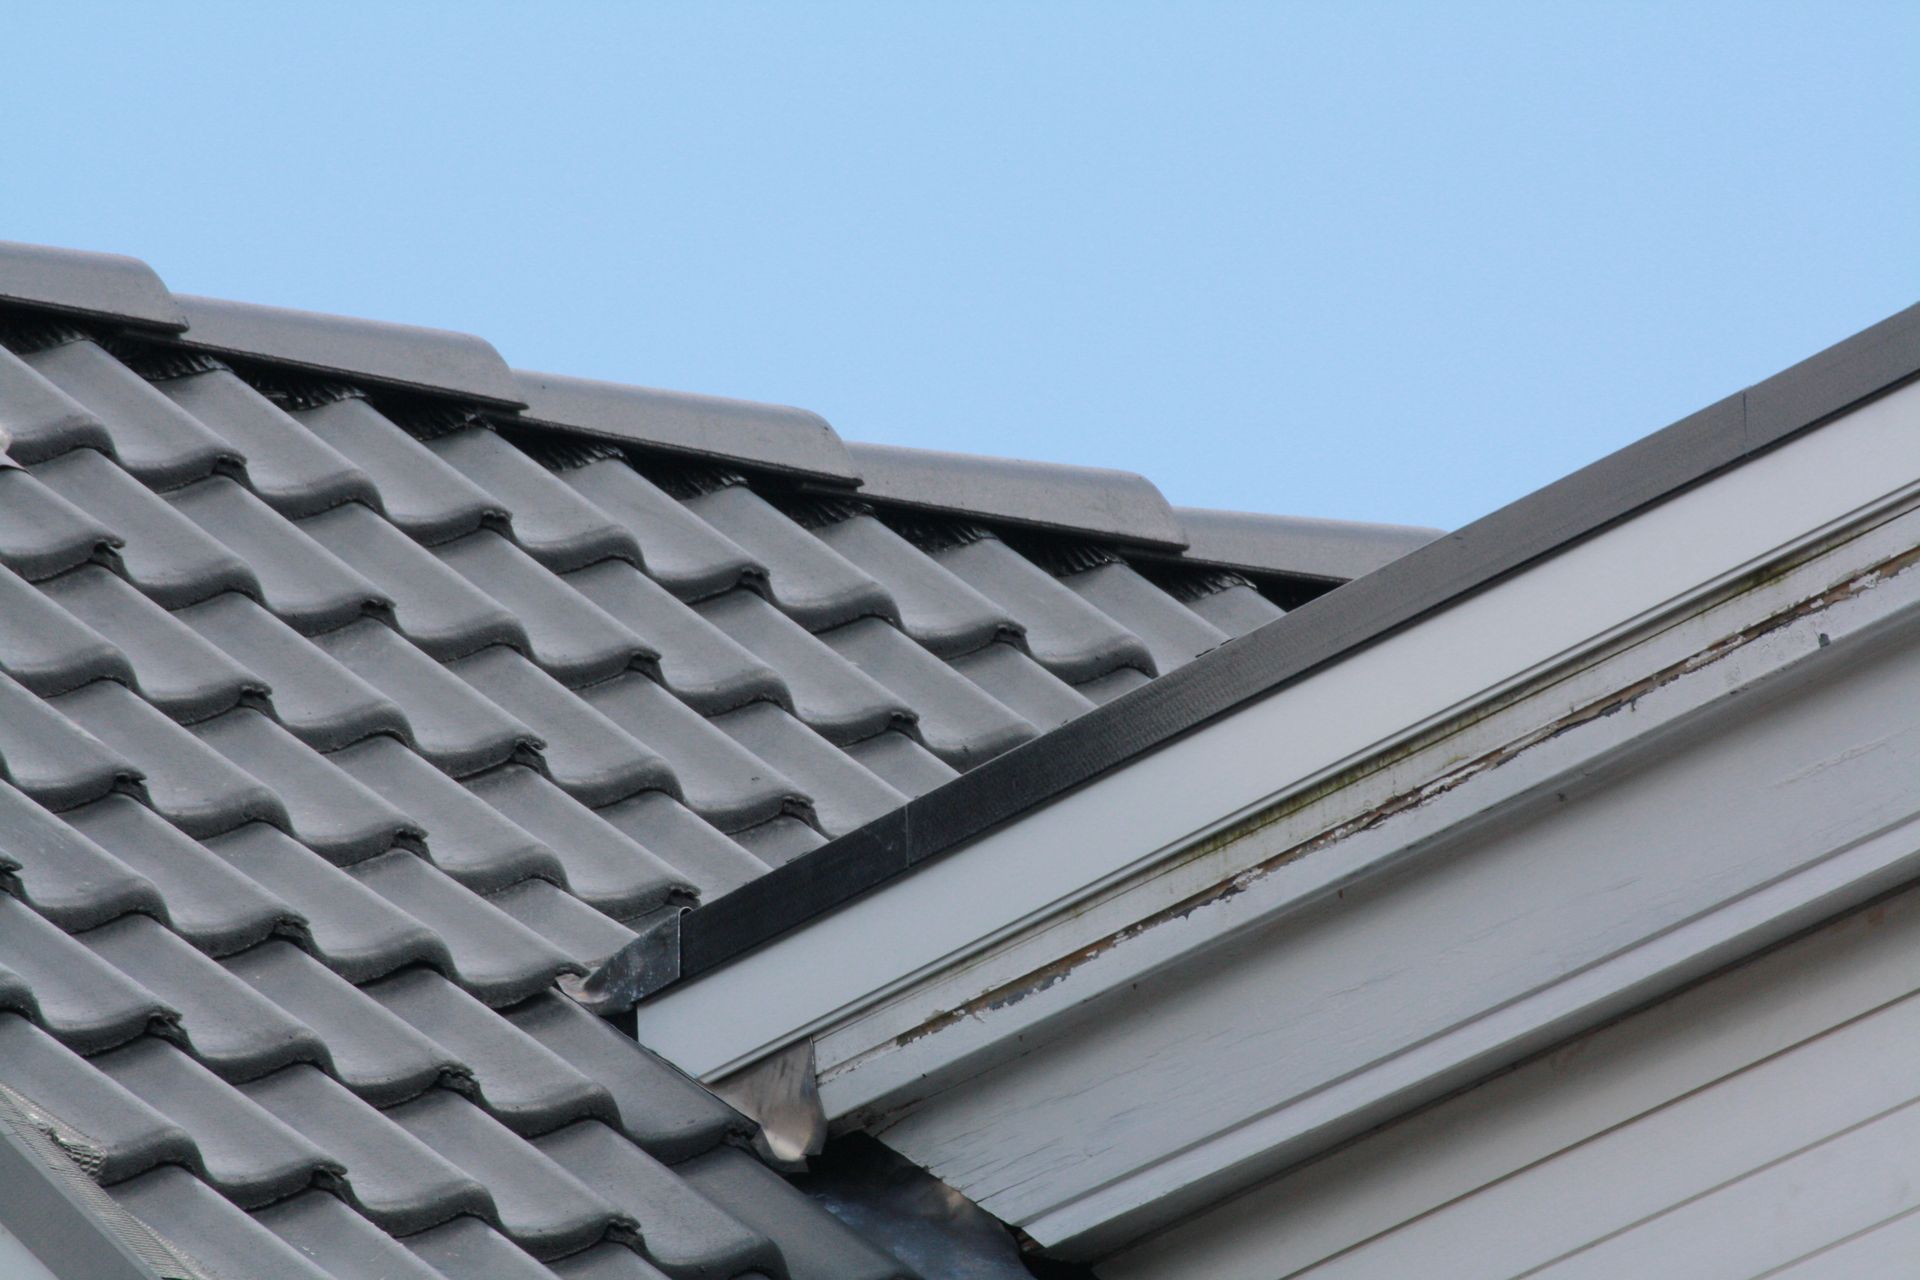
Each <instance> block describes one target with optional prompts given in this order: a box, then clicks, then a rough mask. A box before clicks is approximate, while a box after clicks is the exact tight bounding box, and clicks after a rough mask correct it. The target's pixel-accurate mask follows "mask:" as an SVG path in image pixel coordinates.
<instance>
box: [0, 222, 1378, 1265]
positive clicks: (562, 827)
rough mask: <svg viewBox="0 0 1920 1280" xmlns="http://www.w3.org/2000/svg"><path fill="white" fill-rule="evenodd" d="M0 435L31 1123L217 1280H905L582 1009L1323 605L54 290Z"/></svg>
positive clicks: (705, 416) (511, 389) (32, 331)
mask: <svg viewBox="0 0 1920 1280" xmlns="http://www.w3.org/2000/svg"><path fill="white" fill-rule="evenodd" d="M183 323H184V324H185V325H186V326H187V327H186V328H185V330H184V331H183V332H179V329H180V325H181V324H183ZM516 406H522V407H524V408H525V412H524V413H523V412H521V411H520V408H518V407H516ZM0 434H4V437H5V442H4V443H5V448H4V453H0V461H3V462H4V466H0V1086H4V1087H5V1088H6V1089H7V1090H9V1091H11V1095H12V1096H14V1097H17V1098H18V1099H20V1100H22V1102H23V1104H24V1105H25V1106H27V1107H28V1108H30V1109H31V1113H32V1114H34V1115H37V1116H40V1117H42V1118H43V1120H44V1124H45V1127H46V1129H47V1131H48V1132H49V1133H50V1134H51V1135H52V1136H53V1137H54V1138H55V1140H56V1141H58V1142H60V1143H61V1145H62V1146H63V1147H64V1148H65V1149H66V1150H67V1151H68V1152H69V1153H70V1154H72V1155H73V1156H74V1158H75V1159H76V1161H77V1162H78V1163H79V1164H80V1165H81V1167H82V1168H83V1169H84V1170H85V1171H86V1172H87V1173H88V1174H90V1175H91V1176H92V1177H93V1178H94V1179H95V1180H96V1181H97V1182H98V1183H100V1184H101V1185H102V1186H104V1187H105V1188H106V1189H107V1191H108V1193H109V1194H110V1195H111V1196H112V1197H113V1198H114V1199H115V1200H116V1201H118V1202H119V1203H120V1204H121V1205H122V1206H124V1207H125V1208H126V1209H127V1210H128V1211H130V1212H131V1213H132V1214H133V1215H134V1216H135V1217H137V1218H138V1219H140V1220H141V1221H142V1222H144V1223H146V1224H147V1225H148V1226H149V1227H151V1228H152V1229H153V1230H154V1231H156V1232H157V1233H159V1234H160V1235H161V1236H162V1237H164V1238H165V1239H166V1240H167V1241H170V1242H171V1243H172V1244H173V1245H174V1246H175V1247H176V1248H177V1249H178V1250H179V1251H181V1252H182V1253H184V1254H185V1255H186V1256H187V1257H189V1258H191V1259H193V1260H195V1261H196V1263H197V1264H198V1265H200V1266H201V1267H202V1268H203V1269H204V1271H205V1272H206V1274H208V1275H211V1276H216V1277H218V1276H240V1275H255V1274H272V1275H275V1276H288V1277H314V1276H333V1277H340V1278H342V1280H345V1278H349V1277H361V1276H375V1275H378V1276H395V1277H399V1276H408V1277H412V1276H419V1277H431V1276H443V1277H458V1278H467V1277H472V1278H475V1280H488V1278H490V1277H502V1278H507V1277H513V1278H519V1277H541V1276H561V1277H571V1278H585V1277H595V1278H598V1277H653V1276H660V1275H666V1276H672V1277H676V1278H678V1277H688V1278H693V1277H700V1278H709V1277H710V1278H713V1280H724V1278H726V1277H752V1276H761V1277H769V1278H774V1277H789V1276H790V1277H793V1278H794V1280H813V1278H815V1277H818V1278H819V1280H864V1278H867V1277H871V1278H873V1280H882V1278H883V1277H892V1276H905V1275H907V1274H909V1273H908V1272H907V1271H906V1270H905V1269H904V1268H902V1267H901V1266H900V1265H899V1264H898V1263H896V1262H894V1261H893V1260H892V1259H891V1258H889V1257H888V1256H887V1255H885V1254H884V1252H883V1251H881V1250H879V1249H877V1248H875V1247H874V1246H872V1245H870V1244H868V1243H866V1242H864V1241H862V1240H861V1239H860V1238H859V1237H858V1236H857V1235H855V1234H854V1233H853V1232H852V1231H851V1230H850V1229H848V1228H847V1227H845V1226H843V1225H841V1224H840V1222H839V1221H838V1220H837V1219H836V1218H834V1217H832V1216H831V1215H830V1214H828V1213H827V1212H826V1211H825V1210H823V1209H821V1208H819V1207H818V1206H817V1205H816V1204H815V1203H814V1202H813V1201H812V1200H810V1199H808V1198H807V1197H806V1196H804V1195H802V1194H801V1193H800V1192H798V1191H796V1190H794V1189H793V1188H792V1187H790V1186H789V1185H788V1184H787V1183H786V1182H785V1181H784V1180H783V1179H782V1178H781V1176H780V1175H778V1174H777V1173H775V1172H773V1171H772V1170H771V1169H769V1168H767V1167H765V1166H764V1165H763V1164H761V1163H760V1162H759V1161H758V1159H757V1158H756V1157H755V1156H754V1155H753V1154H752V1153H751V1151H750V1149H749V1146H748V1144H747V1139H748V1138H749V1137H750V1134H751V1125H750V1124H749V1122H747V1121H746V1120H744V1119H743V1118H742V1117H741V1116H740V1115H738V1114H737V1113H735V1112H733V1111H732V1110H731V1109H729V1108H728V1107H726V1106H725V1105H724V1104H722V1103H720V1102H719V1101H718V1100H716V1099H715V1098H714V1097H712V1096H711V1095H710V1094H708V1093H707V1092H706V1091H705V1090H704V1089H703V1088H701V1087H700V1086H699V1085H697V1084H695V1083H694V1082H692V1081H690V1080H688V1079H686V1078H685V1077H683V1076H681V1075H680V1074H679V1073H678V1072H676V1071H675V1070H674V1069H673V1068H672V1067H671V1066H669V1065H668V1064H666V1063H664V1062H662V1061H660V1060H659V1059H657V1058H655V1057H654V1056H652V1055H651V1054H649V1053H648V1052H647V1051H646V1050H645V1049H644V1048H642V1047H641V1046H639V1045H637V1044H636V1043H634V1042H633V1040H632V1039H631V1038H629V1037H627V1036H625V1035H623V1034H621V1033H620V1032H619V1031H617V1030H615V1029H614V1028H613V1027H612V1026H610V1025H609V1024H607V1023H605V1022H603V1021H602V1020H600V1019H599V1018H597V1017H595V1016H594V1015H593V1014H591V1013H589V1012H588V1011H587V1010H586V1009H584V1008H582V1007H581V1006H580V1005H579V1004H578V1003H576V1002H574V1001H573V1000H572V999H570V998H569V996H568V994H567V983H568V981H569V979H570V978H571V977H572V976H575V975H582V974H585V973H587V972H589V971H590V970H591V969H592V968H593V967H594V966H595V965H597V964H598V963H600V962H601V961H602V960H604V959H605V958H606V957H607V956H609V955H610V954H611V953H613V952H614V951H616V950H617V949H619V948H620V947H621V946H623V945H624V944H625V943H627V942H628V941H630V940H631V939H632V938H633V937H634V936H635V929H636V928H643V927H645V926H646V925H647V924H648V923H649V922H650V921H652V920H654V919H657V918H659V916H660V914H661V913H669V912H676V911H679V910H683V909H685V908H686V907H687V906H689V905H691V904H693V903H695V902H699V901H703V900H711V899H713V898H715V897H718V896H719V895H722V894H725V893H726V892H728V891H729V890H730V889H733V888H735V887H737V886H740V885H742V884H744V883H747V882H748V881H751V880H753V879H754V878H756V877H757V876H759V875H761V874H763V873H764V872H766V871H767V870H768V869H769V868H770V867H773V866H777V865H779V864H782V863H784V862H787V861H790V860H792V859H795V858H799V857H804V856H805V855H806V854H807V853H808V852H809V851H811V850H813V849H815V848H817V847H819V846H821V845H823V844H824V843H826V842H828V841H830V840H831V839H833V838H834V837H836V836H839V835H841V834H844V833H846V832H849V831H852V830H854V829H856V828H858V827H860V826H861V825H862V824H864V823H866V822H868V821H870V820H872V819H873V818H875V817H876V816H879V815H881V814H884V813H886V812H889V811H890V810H892V809H895V808H897V807H898V806H900V805H902V804H904V803H905V802H906V800H907V799H908V798H910V797H913V796H916V795H919V794H922V793H924V792H927V791H929V790H931V789H933V788H936V787H938V786H940V785H941V784H942V783H943V782H945V781H947V780H948V779H951V778H953V777H955V776H956V775H957V774H958V773H960V772H962V771H965V770H967V769H969V768H971V767H973V766H974V765H976V764H979V763H980V762H982V761H984V760H987V759H990V758H992V757H994V756H996V755H998V754H1000V753H1002V752H1005V751H1007V750H1008V749H1009V748H1011V747H1014V746H1017V745H1019V744H1020V743H1023V742H1025V741H1028V740H1029V739H1032V738H1034V737H1036V736H1037V735H1039V734H1042V733H1045V732H1046V731H1048V730H1050V729H1052V728H1055V727H1057V726H1059V725H1062V724H1064V723H1066V722H1067V721H1069V720H1071V719H1073V718H1074V717H1075V716H1077V715H1079V714H1081V713H1082V712H1084V711H1087V710H1089V709H1091V708H1092V707H1093V706H1095V705H1096V704H1098V703H1101V702H1105V701H1108V700H1111V699H1113V698H1115V697H1118V696H1120V695H1122V694H1124V693H1125V692H1127V691H1128V690H1130V689H1133V688H1136V687H1138V686H1140V685H1142V684H1145V683H1146V682H1148V681H1149V680H1151V679H1153V678H1154V677H1155V676H1156V675H1158V674H1161V673H1164V672H1166V671H1169V670H1171V669H1173V668H1175V667H1178V666H1181V665H1183V664H1185V663H1187V662H1189V661H1191V660H1192V659H1193V658H1194V657H1196V656H1197V655H1198V654H1200V653H1202V652H1205V651H1206V650H1209V649H1212V648H1214V647H1216V646H1218V645H1221V644H1222V643H1225V642H1226V641H1227V640H1228V639H1229V638H1230V637H1233V636H1237V635H1241V634H1244V633H1246V632H1248V631H1250V630H1252V629H1254V628H1257V627H1259V626H1261V625H1263V624H1264V623H1266V622H1267V621H1270V620H1271V619H1273V618H1276V617H1278V616H1280V614H1281V612H1282V609H1281V607H1280V604H1278V603H1276V601H1287V600H1290V599H1291V598H1293V597H1292V595H1291V594H1290V593H1295V592H1307V593H1309V594H1310V593H1311V592H1312V591H1314V590H1322V589H1324V587H1325V583H1324V582H1323V581H1319V580H1320V579H1322V578H1323V577H1324V576H1325V567H1324V565H1325V559H1326V557H1325V556H1324V555H1323V554H1322V552H1321V550H1320V549H1319V544H1318V543H1316V544H1314V545H1313V546H1311V547H1308V548H1307V552H1309V553H1310V555H1309V560H1310V561H1311V562H1310V563H1308V562H1305V561H1303V563H1302V565H1301V566H1300V569H1299V571H1298V572H1294V571H1290V570H1289V569H1288V567H1287V565H1286V563H1285V547H1286V543H1285V538H1284V537H1283V536H1281V533H1279V532H1276V531H1275V528H1274V527H1273V526H1272V525H1271V524H1270V523H1268V524H1261V523H1260V522H1259V520H1260V518H1249V519H1250V520H1252V521H1253V524H1251V525H1249V526H1246V527H1240V526H1236V525H1235V524H1234V523H1233V521H1232V519H1230V518H1224V517H1218V516H1217V513H1214V514H1211V515H1207V517H1206V518H1207V519H1208V520H1209V521H1211V523H1209V524H1208V525H1207V537H1208V538H1209V539H1211V540H1213V541H1220V542H1224V543H1226V544H1231V546H1232V548H1233V562H1232V563H1231V564H1229V563H1228V562H1226V561H1225V560H1219V561H1215V560H1202V559H1195V558H1192V557H1190V556H1185V555H1183V554H1182V552H1181V551H1180V546H1181V545H1182V544H1183V543H1186V542H1190V541H1193V539H1192V538H1190V537H1189V536H1188V535H1187V533H1186V532H1185V526H1184V525H1183V520H1184V519H1185V518H1186V515H1187V513H1178V512H1176V511H1175V510H1174V509H1173V508H1170V507H1168V506H1167V504H1166V503H1165V501H1164V500H1162V499H1160V497H1159V494H1158V492H1157V491H1156V490H1153V489H1152V486H1151V485H1148V484H1147V483H1146V482H1145V481H1144V480H1141V479H1139V478H1138V477H1134V476H1128V475H1125V474H1123V473H1109V472H1099V471H1094V470H1091V469H1085V468H1055V467H1043V466H1039V465H1038V464H1021V463H1015V462H1006V461H998V460H982V459H967V458H962V457H959V456H957V455H944V454H926V453H916V451H913V450H901V449H884V450H882V449H878V448H877V447H874V446H854V447H852V448H849V447H847V446H845V445H843V444H842V443H841V442H840V440H839V438H838V436H837V435H835V434H834V433H833V430H832V428H831V427H829V426H828V425H827V424H826V423H825V422H824V421H823V420H822V419H820V418H818V417H816V416H815V415H812V414H808V413H804V412H803V411H800V410H791V409H783V408H777V407H773V406H762V405H751V404H745V403H742V402H737V401H725V400H717V399H712V398H708V397H698V396H687V395H680V394H677V393H671V392H660V391H652V390H644V389H639V388H627V387H615V386H611V385H609V384H604V383H593V382H586V381H583V380H578V379H568V378H559V377H550V376H548V375H541V374H526V373H514V372H510V371H509V370H508V369H507V367H506V365H505V364H504V363H503V362H502V361H500V359H499V357H498V356H497V355H496V354H494V352H493V350H492V348H491V347H489V346H488V345H487V344H485V343H484V342H482V341H480V340H479V339H476V338H469V337H466V336H464V335H458V334H443V333H438V332H436V331H430V330H417V329H407V328H404V327H401V326H392V325H376V324H371V323H367V322H361V321H347V320H340V319H337V318H333V317H322V316H311V315H306V314H304V313H298V312H287V311H281V310H277V309H271V308H256V307H248V306H244V305H241V304H235V303H224V302H215V301H210V300H206V299H193V298H177V297H174V296H173V295H170V294H168V293H167V291H166V290H165V287H164V285H162V284H161V283H160V282H159V279H158V277H157V276H154V275H153V273H152V272H151V271H149V270H147V269H146V268H145V267H144V266H143V265H142V264H139V263H136V262H132V261H131V260H127V259H114V258H106V257H104V256H101V255H87V254H73V253H68V252H65V251H52V250H41V249H36V248H32V247H26V246H0ZM863 467H865V468H870V469H871V470H872V471H873V472H874V473H875V478H876V483H875V484H874V485H873V486H872V488H871V491H870V492H863V490H862V489H860V488H859V487H857V486H858V482H859V481H860V480H861V479H862V477H863V475H864V472H863ZM1049 493H1052V494H1054V495H1057V499H1058V500H1057V501H1054V502H1051V503H1050V502H1049V501H1048V500H1047V495H1048V494H1049ZM1203 514H1205V513H1203ZM1281 532H1284V531H1281ZM1336 532H1338V531H1336ZM1329 536H1331V535H1329ZM1345 536H1346V537H1348V538H1349V540H1351V541H1353V542H1354V543H1356V544H1367V543H1368V542H1369V537H1370V535H1369V532H1368V529H1367V528H1366V527H1360V528H1357V529H1350V530H1346V531H1345ZM1408 538H1409V535H1408V534H1407V532H1406V531H1398V530H1378V531H1374V535H1373V542H1374V543H1375V544H1394V541H1395V540H1396V539H1398V540H1399V541H1401V542H1404V541H1407V540H1408ZM1322 541H1325V539H1322ZM1316 557H1317V558H1316Z"/></svg>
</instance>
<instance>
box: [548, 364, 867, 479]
mask: <svg viewBox="0 0 1920 1280" xmlns="http://www.w3.org/2000/svg"><path fill="white" fill-rule="evenodd" d="M513 381H514V385H515V387H516V388H517V390H516V392H515V394H516V395H518V396H519V398H520V399H521V400H522V401H524V402H525V404H526V409H525V411H524V412H523V413H522V414H521V415H520V417H519V419H518V421H520V422H534V423H539V424H541V425H545V426H553V427H561V428H564V429H566V430H568V431H575V432H580V433H582V434H585V435H590V436H597V437H599V438H600V439H603V440H616V441H619V442H620V443H622V444H631V445H639V446H641V447H644V448H656V449H667V450H671V451H673V452H675V453H684V454H691V455H694V456H696V457H701V458H711V459H716V460H720V461H725V462H733V463H739V464H741V465H744V466H752V467H762V468H766V469H767V470H771V471H781V472H791V473H793V474H796V475H799V476H803V477H806V478H808V479H813V480H822V481H826V482H828V483H831V484H833V485H835V486H840V487H844V486H851V485H857V484H859V483H860V475H859V472H858V471H857V470H856V469H855V467H854V464H853V462H852V460H851V459H850V458H849V457H848V455H847V447H846V446H845V445H843V444H842V443H841V442H840V437H839V435H837V434H836V433H835V432H834V429H833V427H832V426H831V425H829V424H828V422H827V420H826V419H825V418H823V417H821V416H820V415H819V414H817V413H812V412H809V411H808V410H806V409H795V408H790V407H788V406H786V405H777V404H760V403H758V402H755V401H751V400H728V399H725V398H723V397H720V396H703V395H695V394H693V393H691V392H686V391H659V390H655V389H654V388H651V387H634V386H627V385H625V384H622V383H617V382H598V381H595V380H593V379H590V378H569V377H564V376H562V375H560V374H554V373H529V372H526V371H524V370H518V369H516V370H514V372H513Z"/></svg>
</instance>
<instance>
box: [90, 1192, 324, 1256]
mask: <svg viewBox="0 0 1920 1280" xmlns="http://www.w3.org/2000/svg"><path fill="white" fill-rule="evenodd" d="M109 1194H110V1195H112V1196H113V1198H114V1199H115V1200H116V1201H118V1202H119V1203H120V1206H121V1207H122V1208H124V1209H125V1210H126V1211H127V1212H128V1213H131V1214H132V1215H133V1216H134V1217H136V1218H138V1219H139V1220H140V1221H142V1222H144V1223H146V1224H147V1225H148V1226H149V1227H151V1228H153V1229H154V1231H156V1232H158V1233H159V1234H160V1235H162V1236H164V1237H165V1238H166V1239H167V1240H168V1241H170V1242H171V1243H172V1244H173V1245H174V1246H175V1247H177V1248H178V1249H180V1250H181V1251H182V1252H183V1253H185V1254H186V1255H187V1256H189V1257H191V1258H192V1259H194V1261H195V1262H197V1263H199V1264H201V1265H204V1266H206V1267H209V1268H211V1269H213V1271H214V1272H215V1274H217V1275H222V1276H227V1275H233V1276H245V1275H272V1276H273V1277H274V1280H335V1278H334V1277H331V1276H329V1275H328V1274H327V1273H326V1272H325V1271H323V1270H321V1269H320V1267H319V1266H317V1265H316V1264H315V1263H314V1262H313V1260H312V1259H310V1258H309V1257H308V1256H307V1255H306V1254H303V1253H301V1252H299V1251H298V1250H296V1249H294V1248H293V1247H292V1246H290V1245H288V1244H286V1243H284V1242H283V1241H281V1239H280V1238H279V1237H278V1236H276V1235H274V1234H273V1233H272V1232H271V1231H268V1230H267V1229H266V1228H265V1227H263V1226H261V1225H260V1224H259V1223H258V1222H255V1221H254V1220H253V1218H252V1217H251V1216H249V1215H248V1214H247V1213H246V1212H245V1211H244V1210H242V1209H240V1208H238V1207H236V1206H235V1205H234V1204H233V1203H232V1202H231V1201H229V1200H228V1199H227V1198H226V1197H224V1196H222V1195H221V1194H220V1193H219V1192H218V1191H215V1190H214V1189H213V1188H212V1187H210V1186H208V1185H207V1184H206V1183H204V1182H202V1181H200V1179H198V1178H196V1177H194V1176H193V1175H192V1174H191V1173H188V1172H187V1171H186V1170H185V1169H179V1168H174V1167H172V1166H163V1167H161V1168H158V1169H155V1170H153V1171H152V1172H151V1173H145V1174H142V1175H141V1176H140V1177H138V1178H133V1179H130V1180H129V1181H126V1182H122V1183H118V1184H116V1185H115V1186H114V1187H112V1188H111V1189H110V1191H109Z"/></svg>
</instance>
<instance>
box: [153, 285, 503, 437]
mask: <svg viewBox="0 0 1920 1280" xmlns="http://www.w3.org/2000/svg"><path fill="white" fill-rule="evenodd" d="M177 301H178V302H179V304H180V308H181V310H182V311H183V312H184V313H185V318H186V322H187V326H186V327H187V332H186V333H184V334H183V335H181V338H180V341H181V342H183V343H185V344H186V345H187V346H190V347H194V348H196V349H198V350H203V351H212V352H216V353H218V354H221V355H229V356H237V357H240V358H242V359H253V360H265V361H271V362H273V363H275V364H280V365H289V366H292V367H294V368H298V369H304V370H307V371H309V372H312V373H322V374H331V375H334V376H337V377H343V378H347V379H350V380H352V381H354V382H356V383H367V384H371V385H376V386H386V387H394V388H398V389H400V390H404V391H418V392H426V393H428V394H432V395H451V396H457V397H459V398H460V399H462V400H470V401H475V402H478V403H481V404H485V405H489V406H494V407H498V408H506V409H514V408H518V407H519V406H520V404H521V400H520V395H519V392H518V390H517V389H516V388H515V386H514V383H513V376H512V375H511V374H510V373H509V372H508V370H507V362H506V361H504V360H502V359H501V358H500V353H499V352H498V351H495V350H494V349H493V346H492V345H491V344H490V343H488V342H486V341H485V340H484V339H481V338H476V337H474V336H473V335H471V334H466V333H454V332H451V331H449V330H446V329H425V328H420V327H418V326H415V325H405V324H388V323H386V322H385V321H379V320H358V319H353V318H350V317H346V316H333V315H323V314H321V313H319V312H315V311H294V310H290V309H288V308H285V307H263V306H257V305H255V304H253V303H246V302H228V301H224V300H222V299H219V298H196V297H190V296H186V295H181V296H180V297H179V298H178V299H177Z"/></svg>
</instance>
